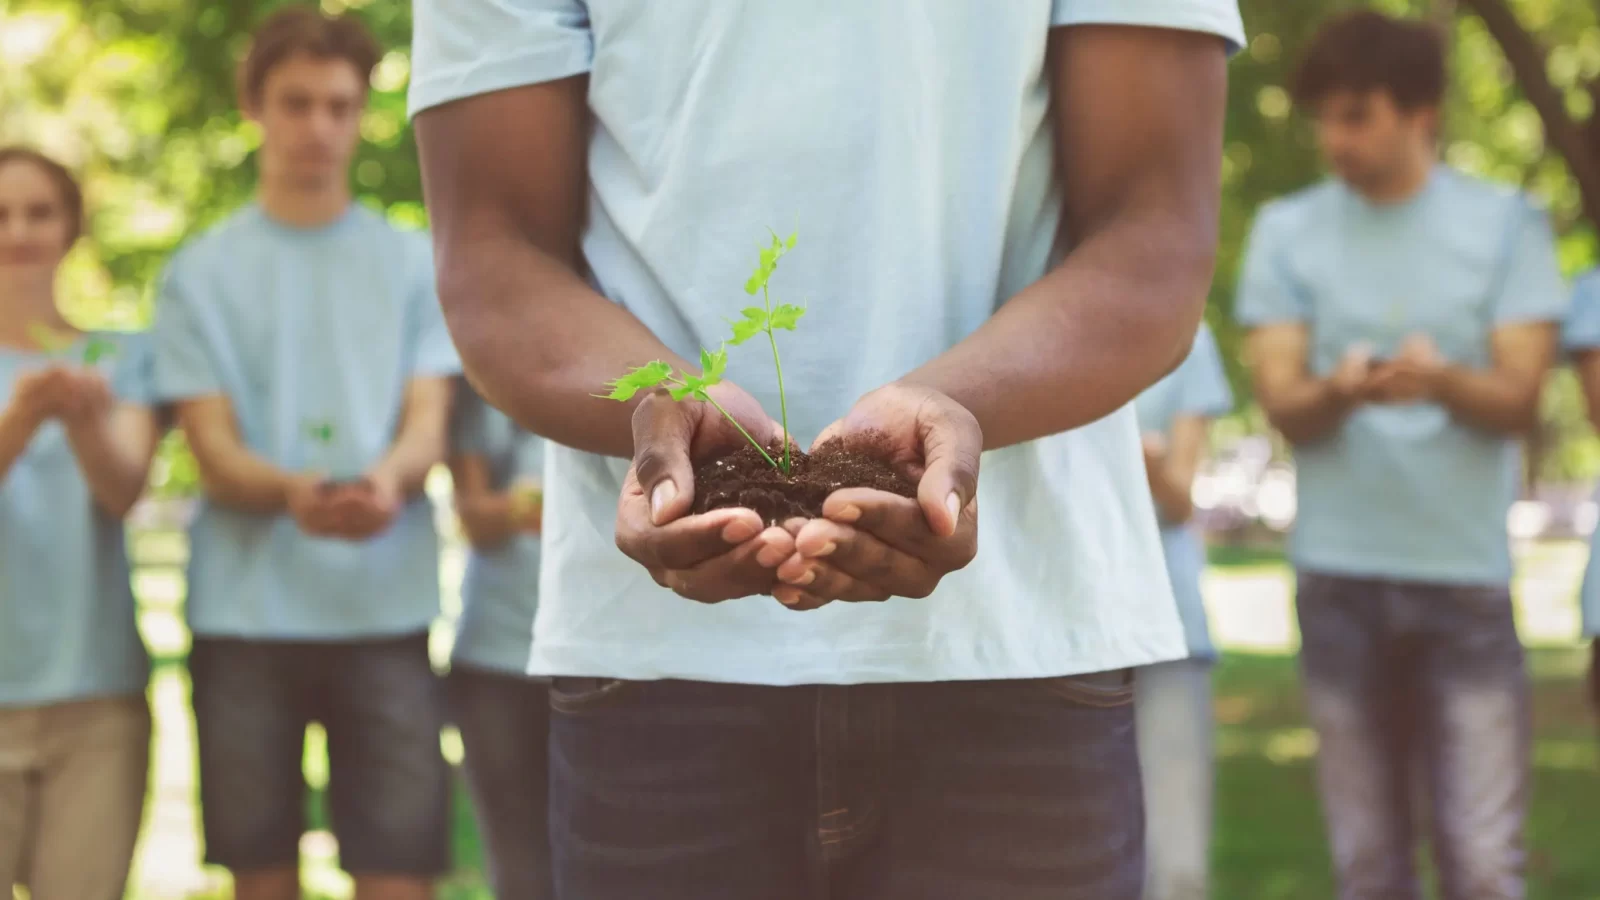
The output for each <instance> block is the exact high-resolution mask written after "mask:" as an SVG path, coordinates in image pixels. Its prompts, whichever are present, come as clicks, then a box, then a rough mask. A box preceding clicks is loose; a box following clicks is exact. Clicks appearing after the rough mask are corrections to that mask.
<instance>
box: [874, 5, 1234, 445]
mask: <svg viewBox="0 0 1600 900" xmlns="http://www.w3.org/2000/svg"><path fill="white" fill-rule="evenodd" d="M1226 65H1227V60H1226V51H1225V49H1224V45H1223V42H1222V39H1221V38H1217V37H1211V36H1207V35H1202V34H1194V33H1187V32H1179V31H1167V30H1160V29H1150V28H1127V27H1112V26H1079V27H1071V28H1062V29H1058V30H1057V31H1056V32H1054V33H1053V34H1052V36H1051V39H1050V54H1049V66H1050V77H1051V81H1052V89H1053V95H1054V107H1055V117H1056V129H1057V134H1058V139H1057V143H1058V147H1057V154H1058V162H1057V165H1058V167H1059V169H1060V172H1061V181H1062V185H1063V188H1064V191H1065V198H1064V199H1065V211H1064V221H1063V225H1062V227H1063V228H1064V229H1065V232H1066V234H1067V235H1068V236H1070V237H1071V239H1072V242H1073V246H1072V250H1071V252H1070V253H1069V255H1068V256H1067V257H1066V260H1065V261H1064V262H1063V263H1062V264H1061V265H1060V266H1058V267H1057V268H1056V269H1055V270H1054V271H1052V272H1050V273H1049V274H1048V275H1046V276H1045V277H1044V278H1042V279H1041V280H1039V281H1038V282H1037V283H1035V284H1034V285H1032V286H1030V287H1029V288H1027V289H1026V290H1024V291H1022V292H1021V293H1020V294H1018V295H1017V296H1016V297H1014V298H1013V299H1011V300H1010V301H1009V302H1008V303H1006V304H1005V305H1004V306H1002V307H1001V308H1000V310H999V311H998V312H997V313H995V315H994V316H993V317H992V318H991V319H989V321H988V322H986V323H985V324H984V325H983V326H982V327H981V328H979V329H978V330H977V331H976V332H974V333H973V334H972V335H971V336H970V337H968V338H967V339H966V340H964V341H962V342H961V343H960V344H958V345H956V346H955V347H954V348H952V349H951V350H950V351H949V352H947V353H945V354H943V355H941V356H939V357H938V358H936V359H934V360H933V361H932V362H930V363H928V364H927V365H925V366H923V367H922V368H921V369H918V370H917V371H916V372H914V373H912V374H911V375H910V376H909V377H908V378H907V379H906V380H907V381H910V382H912V383H916V384H923V385H927V386H930V387H933V388H935V389H936V390H939V391H941V392H943V393H945V394H947V395H949V396H950V397H952V398H954V399H955V400H956V401H957V402H958V403H960V404H961V405H963V406H965V407H966V408H967V409H968V410H970V411H971V412H972V413H973V415H974V416H976V417H977V419H978V422H979V424H980V425H981V426H982V428H983V436H984V446H985V447H986V448H991V449H992V448H995V447H1004V446H1007V445H1010V444H1015V443H1018V442H1021V441H1027V440H1031V439H1034V438H1038V437H1043V436H1045V435H1049V434H1054V433H1056V432H1060V431H1066V430H1068V429H1071V428H1075V427H1078V426H1081V425H1084V424H1087V423H1089V422H1092V421H1094V420H1096V419H1099V418H1101V417H1102V416H1105V415H1107V414H1108V413H1111V412H1113V411H1115V410H1116V409H1118V408H1120V407H1121V406H1123V405H1124V404H1126V403H1127V402H1128V401H1130V400H1132V399H1133V398H1134V397H1135V396H1136V395H1137V394H1138V393H1139V392H1140V391H1141V390H1143V389H1144V388H1146V387H1148V386H1149V385H1151V384H1153V383H1154V382H1155V381H1157V380H1158V379H1159V378H1160V377H1161V376H1162V375H1164V374H1166V373H1167V372H1169V371H1171V370H1172V369H1173V368H1175V367H1176V366H1177V365H1178V364H1179V363H1180V362H1182V360H1183V358H1184V356H1185V355H1186V354H1187V352H1188V350H1189V347H1190V344H1191V343H1192V341H1193V340H1194V335H1195V331H1196V328H1197V326H1198V325H1199V322H1200V315H1201V312H1202V311H1203V309H1204V306H1205V297H1206V292H1207V289H1208V288H1209V285H1210V281H1211V275H1212V268H1213V265H1214V262H1215V257H1216V244H1217V209H1218V205H1219V202H1220V197H1221V167H1222V159H1221V157H1222V122H1223V113H1224V106H1225V100H1226V94H1227V73H1226Z"/></svg>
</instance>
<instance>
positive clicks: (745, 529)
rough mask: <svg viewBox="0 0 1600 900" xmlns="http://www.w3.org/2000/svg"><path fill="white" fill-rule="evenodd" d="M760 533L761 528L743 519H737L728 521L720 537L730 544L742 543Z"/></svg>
mask: <svg viewBox="0 0 1600 900" xmlns="http://www.w3.org/2000/svg"><path fill="white" fill-rule="evenodd" d="M760 533H761V529H760V528H759V527H758V526H755V525H751V524H750V523H749V522H746V521H745V520H743V519H737V520H735V521H732V522H729V523H728V526H727V527H726V528H724V529H722V539H723V540H725V541H727V542H728V543H730V544H742V543H744V542H745V541H748V540H750V539H751V538H753V537H755V536H756V535H758V534H760Z"/></svg>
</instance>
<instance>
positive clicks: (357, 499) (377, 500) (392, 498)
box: [330, 470, 404, 541]
mask: <svg viewBox="0 0 1600 900" xmlns="http://www.w3.org/2000/svg"><path fill="white" fill-rule="evenodd" d="M403 503H404V498H403V497H402V496H401V491H400V484H399V482H398V480H397V479H395V478H394V476H392V475H390V474H389V473H388V472H385V471H382V470H374V471H372V472H369V473H367V474H366V475H365V476H363V477H361V478H360V479H358V480H356V481H354V482H351V483H349V484H342V485H338V486H337V487H335V488H334V489H333V491H332V495H331V497H330V504H331V506H332V511H333V516H334V523H335V528H336V531H337V534H338V536H339V537H342V538H345V539H347V540H352V541H364V540H368V539H370V538H374V537H377V536H378V535H380V534H382V533H383V532H384V531H386V530H387V529H388V528H389V526H390V525H392V524H394V520H395V518H396V517H397V516H399V515H400V507H401V505H402V504H403Z"/></svg>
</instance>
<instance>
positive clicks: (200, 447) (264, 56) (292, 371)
mask: <svg viewBox="0 0 1600 900" xmlns="http://www.w3.org/2000/svg"><path fill="white" fill-rule="evenodd" d="M378 53H379V51H378V47H377V45H376V44H375V43H374V42H373V40H372V38H371V36H370V35H368V34H367V33H366V31H365V30H364V29H362V28H361V26H360V25H359V24H358V23H357V22H356V21H355V20H354V19H341V18H328V17H324V16H322V15H321V14H320V13H318V12H316V11H315V10H314V9H309V8H298V7H295V8H289V9H286V10H283V11H281V12H279V13H277V14H275V15H274V16H273V17H272V18H270V19H269V20H268V21H267V22H266V23H265V24H263V25H262V26H261V28H260V30H259V31H258V32H257V34H256V39H255V42H254V44H253V46H252V48H251V51H250V54H249V56H248V57H247V58H246V60H245V62H244V65H243V68H242V69H241V73H240V85H239V88H240V98H241V100H242V102H243V104H244V111H245V114H246V115H247V116H249V117H250V118H251V119H253V120H254V121H256V122H257V123H258V124H259V125H260V126H261V131H262V144H261V151H260V153H259V162H260V170H261V181H260V185H259V188H258V190H257V196H256V202H254V203H252V204H251V205H249V206H248V207H246V208H245V209H244V210H242V211H241V212H239V213H238V214H237V215H235V216H233V217H232V218H231V219H229V220H228V221H226V222H224V223H223V224H221V225H220V226H218V227H216V228H214V229H212V230H211V231H210V232H209V233H207V234H205V235H204V236H202V237H200V238H198V239H197V240H195V241H193V242H191V243H190V244H189V245H188V246H187V247H185V248H184V249H183V250H182V251H181V252H180V253H179V254H178V255H177V256H176V258H174V259H173V261H172V263H171V265H170V267H169V268H168V271H167V272H166V275H165V279H164V281H163V284H162V289H161V297H160V303H159V306H158V309H157V314H156V326H155V331H156V338H157V360H156V387H157V391H158V393H159V395H160V396H161V397H162V398H163V399H165V400H168V401H172V402H175V403H177V405H178V410H179V418H180V420H181V423H182V425H183V428H184V430H185V431H186V432H187V434H188V437H189V444H190V446H191V447H192V448H193V450H194V455H195V458H196V460H197V461H198V463H199V466H200V474H201V481H202V485H203V487H204V491H205V502H204V504H203V505H202V507H201V510H200V512H199V515H198V517H197V518H196V520H195V522H194V525H193V527H192V546H193V553H192V559H191V563H190V571H189V598H188V607H187V608H188V616H189V624H190V628H191V629H192V630H193V632H194V635H195V640H194V650H193V652H192V654H191V656H190V671H191V674H192V676H193V681H194V709H195V722H196V729H197V733H198V737H199V748H200V787H201V800H202V803H203V806H204V825H205V839H206V857H207V859H208V860H209V861H210V862H213V863H216V864H219V865H224V866H227V867H228V868H230V869H232V870H233V873H234V881H235V885H236V890H237V895H238V897H239V898H240V900H252V898H284V900H288V898H294V897H298V896H299V875H298V862H299V845H300V837H301V833H302V831H303V830H304V826H305V821H304V817H303V815H304V808H305V793H306V788H305V783H304V781H303V779H302V776H301V767H300V760H301V753H302V747H303V744H304V740H305V730H306V726H307V725H308V724H309V723H310V722H312V721H317V722H320V723H321V724H322V726H323V727H324V729H326V731H327V735H328V750H329V757H330V781H329V791H328V797H329V801H330V805H331V813H332V820H333V826H334V831H335V834H336V835H337V837H338V840H339V859H340V862H341V863H342V864H343V866H344V867H345V869H346V870H348V871H350V872H351V873H352V874H353V875H354V876H355V881H356V896H358V897H361V898H363V900H368V898H371V900H382V898H423V897H428V896H430V895H431V893H432V887H431V882H432V879H433V878H434V877H435V876H438V875H440V874H442V873H443V872H444V871H445V870H446V868H447V863H448V860H447V857H448V841H449V834H448V829H449V812H448V793H449V780H448V772H447V770H446V767H445V763H444V760H443V758H442V756H441V755H440V749H439V728H440V725H441V720H442V711H441V704H440V700H441V698H440V690H439V686H438V684H437V681H436V679H435V676H434V672H433V669H432V667H431V665H430V661H429V654H428V627H429V624H430V623H431V622H432V620H433V618H434V617H435V616H436V615H437V613H438V606H439V594H438V585H439V573H438V540H437V535H436V534H435V532H434V524H433V523H434V518H433V512H432V508H431V506H430V504H429V502H428V501H427V499H426V498H425V497H424V496H423V494H422V487H423V481H424V479H425V477H426V476H427V474H428V471H429V470H430V469H431V468H432V467H433V466H434V464H436V463H438V462H441V461H442V460H443V458H444V454H445V446H446V435H447V428H448V415H449V413H448V410H449V400H450V395H451V390H452V387H451V377H452V376H453V375H454V374H455V372H456V371H457V362H456V359H455V353H454V349H453V348H452V346H451V343H450V340H449V335H448V333H447V332H446V331H445V328H444V324H443V321H442V319H441V317H440V315H439V308H438V302H437V301H436V300H435V298H434V292H433V267H432V254H431V251H430V248H429V243H428V241H427V240H426V239H425V238H424V237H422V236H421V235H417V234H404V233H401V232H398V231H396V230H395V229H394V228H392V227H391V226H390V225H389V224H388V223H387V222H386V221H385V220H384V219H383V218H382V217H381V216H379V215H377V214H375V213H373V212H372V211H370V210H368V209H366V208H364V207H362V206H359V205H357V204H355V203H353V202H352V198H351V196H350V191H349V187H348V181H347V178H348V169H349V165H350V160H351V157H352V156H353V155H354V153H355V149H356V145H357V142H358V141H359V139H360V120H361V113H362V110H363V109H364V108H365V106H366V100H367V87H368V80H369V78H370V75H371V70H372V67H373V65H374V63H375V62H376V61H377V59H378Z"/></svg>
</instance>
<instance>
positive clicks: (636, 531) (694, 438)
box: [616, 382, 794, 603]
mask: <svg viewBox="0 0 1600 900" xmlns="http://www.w3.org/2000/svg"><path fill="white" fill-rule="evenodd" d="M710 393H711V396H712V397H714V398H715V399H716V401H717V402H718V403H720V404H721V405H722V408H723V409H726V410H727V411H728V413H729V414H730V415H732V416H733V417H734V418H735V419H737V420H738V422H739V424H740V425H742V426H743V427H744V428H745V430H746V431H748V432H749V433H750V436H751V437H753V438H755V439H756V440H757V441H760V442H762V444H763V445H766V444H769V443H771V442H773V441H776V440H779V439H780V438H781V437H782V434H783V429H782V426H780V425H779V424H778V423H776V422H774V421H773V420H772V417H770V416H768V415H767V414H766V412H765V411H764V410H762V408H761V404H759V403H757V402H756V400H755V398H754V397H751V396H750V395H749V394H747V393H745V392H744V391H742V390H740V389H739V388H737V387H734V386H733V385H731V384H728V383H726V382H724V383H722V384H719V385H716V386H714V387H712V388H711V389H710ZM747 443H748V441H746V440H745V437H744V435H742V434H740V433H739V430H738V429H737V428H735V427H733V425H732V424H731V423H729V422H728V420H727V419H725V418H724V417H723V416H722V414H721V413H719V412H718V411H717V409H716V407H715V406H713V405H712V404H709V403H702V402H698V401H693V400H690V401H684V402H674V401H673V400H672V399H671V398H670V397H668V396H667V395H666V393H665V392H664V391H657V392H655V393H653V394H651V395H650V396H648V397H646V398H645V399H644V400H643V401H642V402H641V403H640V404H639V406H638V407H637V408H636V409H635V410H634V414H633V448H634V450H633V452H634V455H633V465H631V466H630V467H629V468H628V475H627V478H626V479H625V480H624V482H623V485H622V496H621V497H620V499H619V500H618V502H617V532H616V537H617V547H618V548H620V549H621V550H622V552H623V553H626V554H627V555H628V556H629V557H630V558H632V559H633V560H635V561H636V562H638V563H639V564H640V565H642V566H644V567H645V569H647V570H648V571H649V572H650V575H651V576H652V577H653V578H655V580H656V583H657V584H660V585H662V586H663V587H668V588H671V589H672V590H674V591H676V592H677V593H678V594H680V595H682V596H684V597H687V598H689V599H691V600H697V601H700V602H702V603H720V602H722V601H724V600H733V599H737V598H740V597H749V596H753V595H757V594H768V593H771V592H772V590H773V587H774V585H775V584H776V574H775V570H776V569H777V567H778V564H779V563H781V562H783V560H785V559H787V558H789V556H791V555H792V554H793V553H794V537H793V535H791V534H790V533H789V532H788V531H786V530H784V529H783V528H779V527H768V526H766V524H765V523H764V522H762V520H761V517H760V516H759V515H757V514H756V513H755V512H754V511H753V510H748V509H720V510H714V511H712V512H709V513H705V514H702V515H688V513H689V510H690V509H691V508H692V506H693V504H694V496H695V494H694V492H695V485H694V463H693V461H694V460H696V459H705V458H708V457H713V456H717V455H721V454H723V453H727V452H730V451H732V450H736V449H738V448H739V447H741V446H743V445H745V444H747Z"/></svg>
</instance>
